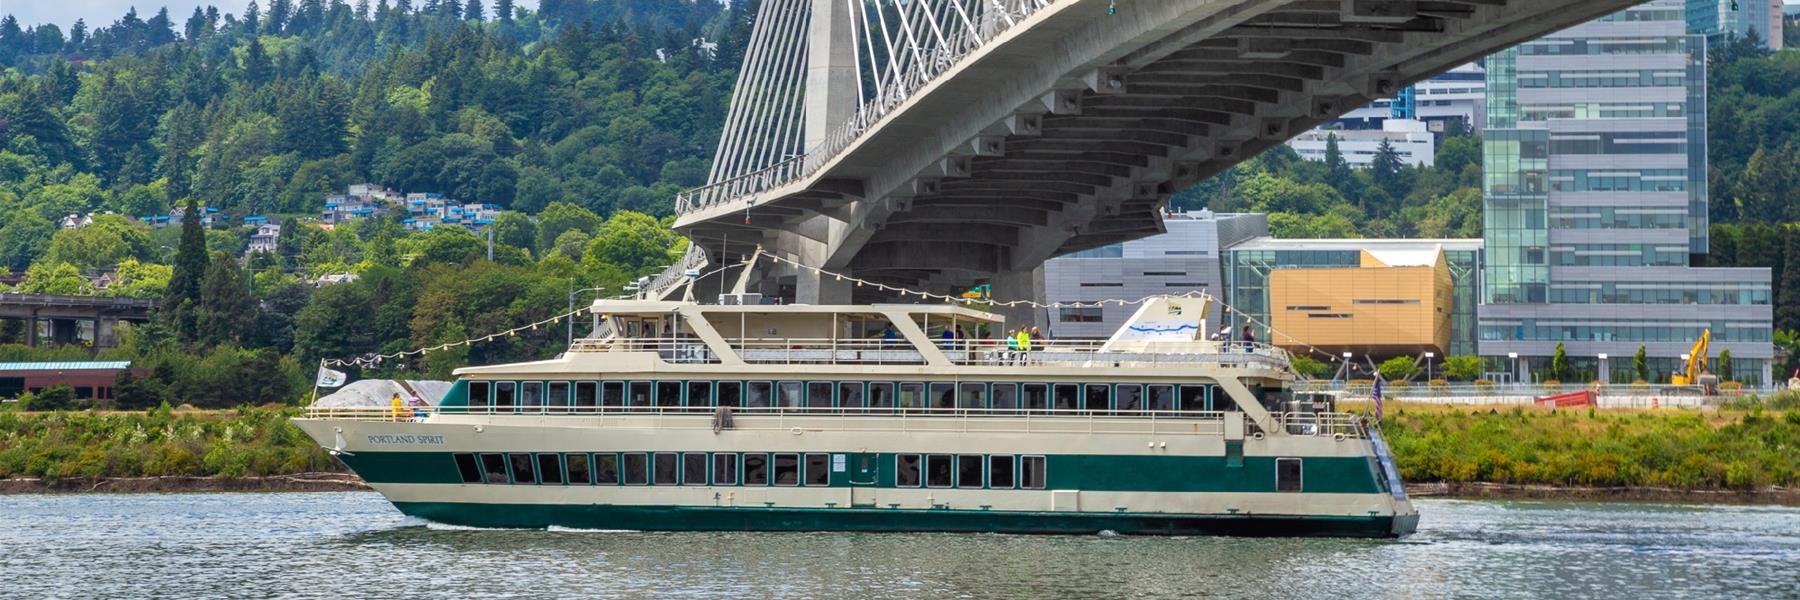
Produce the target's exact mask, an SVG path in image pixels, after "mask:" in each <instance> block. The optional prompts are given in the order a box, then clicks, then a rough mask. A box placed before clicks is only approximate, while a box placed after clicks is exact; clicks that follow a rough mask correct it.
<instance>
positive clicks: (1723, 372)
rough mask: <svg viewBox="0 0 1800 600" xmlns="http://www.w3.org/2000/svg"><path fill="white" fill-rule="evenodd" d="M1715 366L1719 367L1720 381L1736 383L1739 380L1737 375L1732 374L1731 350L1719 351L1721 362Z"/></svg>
mask: <svg viewBox="0 0 1800 600" xmlns="http://www.w3.org/2000/svg"><path fill="white" fill-rule="evenodd" d="M1715 364H1716V365H1717V366H1718V370H1719V381H1734V380H1736V379H1737V378H1736V377H1735V375H1736V374H1735V373H1732V372H1731V349H1730V348H1726V349H1724V350H1720V351H1719V360H1718V361H1717V362H1716V363H1715Z"/></svg>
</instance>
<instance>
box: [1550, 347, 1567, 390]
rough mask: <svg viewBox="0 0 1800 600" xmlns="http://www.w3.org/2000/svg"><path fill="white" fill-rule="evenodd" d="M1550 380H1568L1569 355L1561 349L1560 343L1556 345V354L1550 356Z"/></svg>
mask: <svg viewBox="0 0 1800 600" xmlns="http://www.w3.org/2000/svg"><path fill="white" fill-rule="evenodd" d="M1550 378H1551V379H1555V380H1557V381H1562V380H1564V379H1568V378H1569V353H1568V352H1567V351H1566V350H1564V349H1563V344H1562V342H1557V343H1556V352H1554V353H1552V354H1551V355H1550Z"/></svg>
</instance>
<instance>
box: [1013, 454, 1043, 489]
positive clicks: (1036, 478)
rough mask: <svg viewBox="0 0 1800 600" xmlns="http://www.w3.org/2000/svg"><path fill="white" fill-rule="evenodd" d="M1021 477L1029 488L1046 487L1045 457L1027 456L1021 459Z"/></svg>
mask: <svg viewBox="0 0 1800 600" xmlns="http://www.w3.org/2000/svg"><path fill="white" fill-rule="evenodd" d="M1019 479H1020V483H1021V484H1022V485H1021V486H1020V487H1023V488H1025V489H1028V490H1041V489H1044V480H1045V477H1044V457H1042V456H1025V457H1021V458H1020V459H1019Z"/></svg>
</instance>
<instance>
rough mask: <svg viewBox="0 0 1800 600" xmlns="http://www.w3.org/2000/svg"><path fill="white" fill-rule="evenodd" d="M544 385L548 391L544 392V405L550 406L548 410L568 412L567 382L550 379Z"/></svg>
mask: <svg viewBox="0 0 1800 600" xmlns="http://www.w3.org/2000/svg"><path fill="white" fill-rule="evenodd" d="M545 387H546V389H548V390H549V391H547V392H545V395H544V406H548V407H550V412H569V382H567V381H552V382H550V384H549V385H548V386H545Z"/></svg>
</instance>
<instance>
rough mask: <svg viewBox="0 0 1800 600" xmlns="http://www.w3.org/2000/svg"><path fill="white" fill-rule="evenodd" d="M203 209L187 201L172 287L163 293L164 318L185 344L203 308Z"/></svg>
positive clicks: (189, 338) (190, 338)
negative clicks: (195, 316) (195, 314)
mask: <svg viewBox="0 0 1800 600" xmlns="http://www.w3.org/2000/svg"><path fill="white" fill-rule="evenodd" d="M201 214H202V213H201V212H200V205H199V204H198V203H196V202H195V201H194V199H193V198H192V197H189V198H188V202H187V210H186V212H185V213H183V215H182V219H181V243H180V245H179V246H177V247H176V249H175V265H174V268H173V270H172V272H171V273H170V275H169V287H168V288H166V290H165V291H164V292H163V298H162V311H163V316H164V318H165V319H167V320H168V321H169V322H170V324H171V325H172V326H173V327H172V329H173V330H174V331H175V332H176V334H177V335H178V336H180V338H181V339H182V340H184V341H191V340H193V339H194V334H195V326H196V325H197V324H196V323H195V322H194V311H195V310H197V309H198V308H199V306H200V301H201V298H200V289H201V282H202V280H203V278H204V277H205V276H206V263H207V254H206V231H205V230H204V229H203V228H202V227H201V225H200V218H201Z"/></svg>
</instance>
